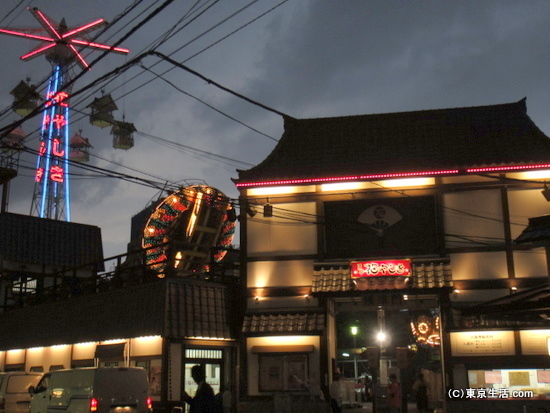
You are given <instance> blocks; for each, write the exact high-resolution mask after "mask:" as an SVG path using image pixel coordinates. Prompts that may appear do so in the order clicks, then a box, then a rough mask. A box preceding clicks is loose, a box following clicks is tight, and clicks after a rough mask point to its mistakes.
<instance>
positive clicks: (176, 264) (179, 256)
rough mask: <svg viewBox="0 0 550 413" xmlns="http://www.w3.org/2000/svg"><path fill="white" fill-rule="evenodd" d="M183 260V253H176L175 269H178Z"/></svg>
mask: <svg viewBox="0 0 550 413" xmlns="http://www.w3.org/2000/svg"><path fill="white" fill-rule="evenodd" d="M182 258H183V254H182V252H181V251H178V252H176V256H175V260H174V268H178V266H179V265H180V262H181V259H182Z"/></svg>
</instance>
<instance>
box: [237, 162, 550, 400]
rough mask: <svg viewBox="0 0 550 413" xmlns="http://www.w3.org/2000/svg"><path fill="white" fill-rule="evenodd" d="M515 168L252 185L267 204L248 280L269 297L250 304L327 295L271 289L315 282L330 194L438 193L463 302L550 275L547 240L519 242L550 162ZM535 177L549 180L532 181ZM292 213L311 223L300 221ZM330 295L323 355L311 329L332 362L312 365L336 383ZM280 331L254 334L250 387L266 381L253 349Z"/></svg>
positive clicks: (250, 238)
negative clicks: (534, 169) (530, 244)
mask: <svg viewBox="0 0 550 413" xmlns="http://www.w3.org/2000/svg"><path fill="white" fill-rule="evenodd" d="M507 176H509V177H510V178H513V180H512V181H511V182H512V183H514V185H502V184H501V181H500V180H499V179H500V178H499V175H494V176H493V177H487V176H474V175H468V176H455V177H442V178H438V179H437V180H436V179H433V178H430V179H427V180H422V181H419V180H416V181H412V180H391V181H377V182H343V183H335V184H323V185H316V186H315V185H304V186H303V187H300V186H294V187H271V188H254V189H248V190H242V192H241V195H242V196H245V197H247V198H248V201H249V202H250V204H251V205H254V206H255V207H254V209H255V211H256V212H257V213H256V215H255V216H254V217H253V218H249V217H247V218H246V226H245V227H246V228H247V230H246V233H245V234H244V236H245V237H246V242H244V243H243V244H244V245H246V246H247V248H246V251H243V253H244V254H245V257H246V258H245V261H246V269H247V287H248V288H249V289H250V291H253V295H255V294H258V291H264V292H263V294H264V295H263V296H262V297H253V296H252V297H251V298H250V299H249V300H248V302H247V311H248V312H262V311H264V312H269V311H272V312H277V311H284V310H295V309H297V308H302V307H308V306H312V307H313V306H317V305H319V301H317V300H306V301H304V300H300V297H298V296H296V297H289V296H285V295H284V294H283V295H271V294H270V292H269V290H270V289H284V288H286V289H288V293H287V294H290V295H291V294H296V293H295V292H294V293H293V292H292V291H297V288H298V287H304V286H305V287H307V286H311V281H312V274H313V264H314V263H315V262H316V261H319V260H321V261H322V260H323V254H324V250H323V246H324V241H325V231H326V230H327V229H326V226H324V225H315V224H313V223H311V222H313V221H316V220H319V221H322V217H320V215H321V214H323V211H324V208H323V205H324V203H325V202H329V201H342V200H349V201H352V200H357V199H378V198H380V199H381V198H384V199H387V198H388V197H390V198H391V197H404V198H405V197H415V196H434V197H435V198H436V199H437V200H438V201H437V202H438V204H437V211H438V212H437V215H438V216H437V219H439V222H438V223H437V224H436V225H438V227H437V228H438V229H437V231H438V234H437V235H439V236H442V240H443V248H442V249H441V251H440V252H443V253H444V255H447V256H449V257H450V260H451V268H452V276H453V281H454V282H455V283H456V285H464V286H467V288H464V289H463V288H461V289H456V290H455V291H454V292H453V293H451V294H450V300H451V302H452V303H454V304H457V305H463V304H468V305H471V304H474V303H479V302H484V301H487V300H490V299H494V298H498V297H501V296H503V295H507V294H510V292H511V288H510V287H511V286H513V285H515V284H514V283H516V282H517V281H518V280H520V281H521V280H522V279H525V280H527V281H531V279H532V278H537V279H539V280H542V279H544V277H547V276H548V274H547V262H546V253H545V251H544V249H542V248H535V249H531V250H525V249H524V250H522V249H520V248H519V247H516V246H514V244H513V240H514V239H515V238H517V237H518V236H519V234H520V233H521V231H522V230H523V229H524V228H525V227H526V225H527V223H528V218H531V217H534V216H540V215H544V214H547V213H549V212H550V203H548V202H547V201H546V200H545V199H544V197H543V196H542V195H541V193H540V190H541V189H540V179H544V178H545V177H546V178H550V170H549V171H546V172H543V173H541V172H539V173H538V174H537V175H533V174H529V173H514V174H508V175H507ZM526 179H531V180H535V182H538V183H539V184H533V183H529V182H528V181H525V180H526ZM426 185H427V186H426ZM264 204H270V205H272V206H273V208H274V209H273V217H264V216H263V214H262V212H263V208H262V206H263V205H264ZM291 214H292V215H291ZM278 215H279V216H278ZM281 216H284V217H281ZM290 216H292V217H293V218H296V219H298V218H301V219H303V220H305V221H309V222H310V223H304V222H298V221H297V220H296V221H293V220H291V219H289V217H290ZM508 222H509V225H508ZM342 242H345V240H342ZM435 256H437V254H435ZM395 258H412V259H415V258H423V257H415V255H414V254H412V255H408V254H407V252H406V251H405V252H403V254H402V256H396V257H395ZM343 261H346V259H344V260H343ZM262 289H263V290H262ZM293 289H294V290H293ZM365 293H367V294H368V291H367V292H365ZM320 305H322V306H325V305H326V307H325V311H326V316H327V320H326V343H324V345H325V346H326V351H325V352H324V353H323V358H320V357H319V356H318V349H319V345H318V340H319V337H317V336H316V337H315V339H314V340H313V338H310V339H309V340H310V341H309V342H312V343H313V342H314V341H315V348H316V352H315V353H314V354H315V357H311V358H310V364H311V363H312V362H318V363H320V364H323V365H324V368H321V367H320V366H313V365H312V366H311V371H319V372H321V371H323V372H324V373H326V376H325V377H321V380H322V381H323V384H325V385H328V383H329V382H330V381H331V380H330V375H332V373H333V372H332V360H333V359H335V358H336V345H337V343H336V325H335V319H334V314H332V313H331V310H330V300H327V303H326V304H325V303H322V304H320ZM287 339H288V338H287ZM275 341H276V340H275V338H274V337H270V336H265V337H254V338H248V339H247V344H246V346H247V357H248V370H247V372H246V374H247V379H248V383H249V388H248V394H250V395H258V394H260V392H259V389H258V386H257V382H258V355H257V354H253V353H251V351H250V349H251V347H252V346H254V345H260V343H264V344H266V343H273V342H275Z"/></svg>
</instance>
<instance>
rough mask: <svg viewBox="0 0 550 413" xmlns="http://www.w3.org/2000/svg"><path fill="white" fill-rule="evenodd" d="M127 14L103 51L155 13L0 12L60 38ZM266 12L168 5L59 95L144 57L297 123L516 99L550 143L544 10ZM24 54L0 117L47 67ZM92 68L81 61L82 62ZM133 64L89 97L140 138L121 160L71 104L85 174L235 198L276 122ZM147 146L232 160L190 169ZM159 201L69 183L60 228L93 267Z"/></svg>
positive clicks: (124, 185) (53, 7)
mask: <svg viewBox="0 0 550 413" xmlns="http://www.w3.org/2000/svg"><path fill="white" fill-rule="evenodd" d="M134 3H135V4H137V6H136V7H135V8H134V9H132V11H130V12H129V13H128V14H127V15H126V16H125V17H123V18H122V19H121V20H120V22H119V23H117V24H115V25H113V26H112V27H111V28H110V29H109V30H108V31H106V32H105V33H103V34H102V35H101V37H100V38H99V39H98V40H99V41H102V42H105V43H111V44H112V43H114V42H116V41H118V40H119V39H120V38H121V37H122V36H124V35H125V34H127V33H128V32H130V30H132V29H133V28H134V27H136V26H137V25H138V23H139V22H140V21H141V20H143V19H144V18H145V16H146V15H147V14H149V13H151V12H152V11H153V10H154V9H155V8H157V7H159V6H160V5H162V4H163V3H165V0H159V1H153V0H145V1H135V0H116V1H115V0H94V1H84V0H32V1H29V0H27V1H21V0H2V11H1V12H0V19H1V22H0V26H2V27H12V28H15V27H38V22H37V21H36V20H35V19H34V18H33V17H32V15H31V14H30V12H29V11H27V10H26V7H38V8H39V9H40V10H42V11H43V12H44V13H46V14H47V15H48V16H50V17H51V18H53V19H54V20H58V21H59V20H61V18H62V17H64V18H65V19H66V22H67V24H68V25H69V26H73V25H79V24H82V23H86V22H89V21H91V20H93V19H96V18H98V17H104V18H105V19H107V20H108V21H114V20H115V18H116V16H118V15H120V14H121V13H123V12H124V11H125V10H126V9H128V8H129V7H130V6H132V5H133V4H134ZM280 3H281V0H279V1H277V0H258V1H250V0H231V1H219V2H216V1H206V0H199V1H195V0H175V1H174V2H172V3H171V4H170V5H169V6H167V7H166V8H165V9H164V10H163V11H161V12H160V14H158V15H157V16H156V17H154V18H153V19H152V20H151V21H150V22H149V23H146V24H144V25H141V26H139V27H138V29H137V31H136V32H135V33H134V34H133V35H131V36H130V37H129V38H128V39H127V40H125V41H124V42H123V44H122V45H121V46H125V47H127V48H129V49H131V53H130V55H129V56H128V57H124V56H119V55H111V56H107V57H105V58H103V59H102V60H101V61H100V62H99V63H98V64H97V65H96V66H95V67H94V68H93V70H92V71H90V72H89V73H87V74H86V75H85V76H83V77H81V78H80V79H79V80H78V82H77V84H76V85H75V86H74V89H73V90H78V89H80V88H81V87H84V86H86V85H88V84H90V83H91V82H93V81H94V80H95V79H96V78H97V77H98V76H101V75H103V74H105V73H107V72H109V71H111V70H113V69H115V68H116V67H117V66H120V65H122V64H124V63H125V62H127V61H129V60H131V59H132V58H133V57H135V56H137V55H139V54H140V53H142V52H144V51H146V50H149V49H150V48H152V47H154V48H155V50H157V51H159V52H161V53H164V54H166V55H170V56H171V57H172V58H173V59H174V60H177V61H179V62H185V64H186V65H187V66H189V67H190V68H192V69H194V70H196V71H198V72H200V73H201V74H203V75H204V76H206V77H208V78H211V79H212V80H214V81H216V82H218V83H220V84H222V85H224V86H226V87H228V88H231V89H233V90H235V91H237V92H239V93H241V94H244V95H246V96H248V97H250V98H252V99H254V100H257V101H259V102H261V103H263V104H265V105H267V106H270V107H273V108H275V109H277V110H279V111H281V112H284V113H287V114H289V115H291V116H294V117H298V118H315V117H330V116H343V115H355V114H370V113H385V112H400V111H412V110H422V109H440V108H453V107H464V106H478V105H488V104H497V103H507V102H515V101H517V100H520V99H522V98H523V97H527V108H528V114H529V115H530V117H531V118H532V119H533V121H534V122H535V123H536V124H537V125H538V126H539V127H540V128H541V129H542V131H543V132H544V133H545V134H546V135H550V116H549V108H550V36H549V35H550V28H549V27H550V26H549V24H548V22H550V2H549V1H547V0H518V1H504V0H499V1H496V0H483V1H479V0H467V1H466V0H454V1H449V0H447V1H446V0H429V1H428V0H416V1H412V0H410V1H393V0H363V1H360V0H340V1H336V0H333V1H329V0H289V1H286V2H284V3H283V4H282V5H280V6H279V7H277V8H275V9H274V10H272V11H270V12H268V11H269V10H270V9H272V8H274V7H275V6H277V5H278V4H280ZM10 11H12V12H11V13H10V14H8V13H9V12H10ZM189 12H190V13H189ZM201 12H202V14H201V15H200V16H199V13H201ZM266 12H267V14H265V15H264V16H262V17H260V16H261V15H262V14H264V13H266ZM192 19H194V20H193V21H191V20H192ZM255 19H257V20H255ZM180 20H181V21H180ZM247 23H249V24H248V25H247V26H245V27H242V26H244V25H246V24H247ZM183 26H185V27H183ZM182 27H183V28H182ZM241 27H242V28H241ZM172 28H173V29H174V30H173V31H172V32H170V30H171V29H172ZM239 28H241V29H240V30H238V31H237V32H236V33H234V34H231V33H232V32H234V31H236V30H237V29H239ZM230 34H231V35H230ZM228 35H230V36H229V37H227V38H225V39H224V37H226V36H228ZM165 37H167V39H166V40H163V39H164V38H165ZM35 45H36V43H34V42H32V41H29V40H25V39H19V38H14V37H9V36H0V61H1V63H2V64H1V74H2V82H1V83H0V106H1V107H2V109H4V108H6V107H8V106H9V105H10V104H11V95H10V94H9V92H10V91H11V90H12V88H13V87H14V86H15V85H16V84H17V83H18V82H19V81H20V80H22V79H23V78H25V77H27V76H29V77H31V79H32V81H33V82H34V83H39V82H40V81H41V80H43V79H44V78H46V77H47V76H48V74H49V71H50V65H49V63H48V62H47V61H46V60H45V59H44V58H38V59H35V60H32V61H30V62H21V61H20V60H19V56H21V55H22V54H24V53H25V52H27V51H29V50H30V49H32V48H33V47H34V46H35ZM205 48H207V49H206V50H204V51H203V49H205ZM197 53H198V54H197ZM98 56H99V53H93V54H92V55H90V56H88V58H87V59H88V61H92V60H93V59H94V58H96V57H98ZM142 64H143V66H137V65H136V66H135V67H133V68H132V69H130V70H129V71H127V72H125V73H124V74H121V75H119V76H118V77H116V78H114V79H113V80H112V81H110V82H109V83H106V84H104V85H101V86H103V88H104V90H105V92H106V93H111V94H112V96H113V98H115V100H116V102H117V105H118V106H119V111H117V112H115V117H117V118H119V119H120V118H122V114H123V113H124V115H125V119H126V121H129V122H132V123H134V125H135V126H136V128H137V129H138V133H137V134H136V135H135V140H136V142H135V147H134V148H133V149H131V150H129V151H127V152H125V151H121V150H115V149H113V148H112V147H111V136H110V135H109V130H108V129H99V128H97V127H94V126H91V125H90V124H89V123H88V119H87V118H86V117H84V116H83V115H80V114H79V112H80V113H86V112H87V109H86V106H87V105H88V104H89V103H90V102H91V100H92V99H93V98H94V97H96V96H100V90H99V86H98V88H95V89H92V90H91V91H90V92H88V93H85V94H83V95H81V98H80V99H78V100H79V103H78V104H76V102H73V105H75V109H76V111H75V112H74V113H73V117H72V119H73V122H72V124H71V128H72V132H71V135H72V134H73V133H74V132H76V131H78V130H80V129H82V135H83V136H84V137H87V138H89V139H90V142H91V144H92V145H93V146H94V152H93V154H94V155H95V156H93V157H92V160H91V162H90V164H92V165H96V166H100V167H102V168H106V169H111V170H115V171H120V172H124V173H127V174H129V175H133V176H138V177H146V178H150V179H153V180H155V181H157V182H162V181H166V182H171V183H175V182H180V183H181V184H182V185H186V183H197V182H206V183H208V184H209V185H212V186H214V187H217V188H219V189H221V190H222V191H224V192H225V193H226V194H227V195H229V196H231V197H237V196H238V193H237V191H236V189H235V187H234V185H233V183H232V182H231V180H230V178H231V177H236V176H237V174H236V172H235V170H236V168H240V169H247V168H248V167H249V166H247V165H248V164H250V165H254V164H257V163H258V162H260V161H261V160H263V159H264V158H265V157H266V156H267V155H268V154H269V153H270V151H271V150H272V149H273V147H274V146H275V144H276V142H275V140H274V139H279V137H280V136H281V134H282V130H283V121H282V118H281V117H280V116H278V115H276V114H273V113H271V112H268V111H266V110H263V109H260V108H257V107H255V106H253V105H250V104H249V103H246V102H243V101H241V100H239V99H237V98H235V97H233V96H231V95H230V94H228V93H225V92H223V91H221V90H218V89H217V88H215V87H214V86H212V85H208V84H207V83H206V82H205V81H203V80H201V79H199V78H197V77H194V76H192V75H190V74H188V73H186V72H184V71H182V70H181V69H177V68H173V66H171V65H170V64H168V63H165V62H161V61H160V60H159V59H158V58H156V57H148V58H145V59H144V60H143V61H142ZM144 67H145V68H150V69H151V70H152V71H154V72H156V73H157V74H162V73H164V72H166V71H167V70H169V69H172V70H170V71H169V72H167V73H165V74H162V78H164V79H165V80H162V79H160V78H158V77H157V76H155V75H154V74H152V73H151V72H146V71H145V70H144ZM168 82H170V83H171V84H170V83H168ZM134 89H135V90H134ZM92 92H93V93H92ZM187 94H191V95H193V96H195V97H196V98H198V99H200V100H202V101H204V102H206V103H207V104H209V105H211V106H214V107H215V108H216V109H217V110H219V111H221V112H223V113H225V114H226V115H229V116H231V117H233V118H236V119H237V120H238V121H240V122H243V123H245V124H246V125H248V126H249V127H251V128H254V129H256V130H258V131H260V132H262V134H260V133H257V132H255V131H253V130H251V129H250V128H247V127H245V126H243V125H242V124H240V123H237V122H236V121H234V120H231V119H229V118H228V117H226V116H224V115H222V114H220V113H219V112H216V111H214V110H213V109H211V108H209V107H208V106H206V105H204V104H203V103H200V102H199V101H198V100H196V99H194V98H192V97H190V96H188V95H187ZM124 95H126V96H124ZM16 119H17V117H16V115H15V114H9V115H6V116H3V117H1V118H0V126H1V127H3V126H5V125H7V124H9V123H10V122H13V121H14V120H16ZM39 122H40V120H39V119H33V120H30V121H28V122H26V123H25V124H24V125H23V128H24V130H25V132H27V133H29V137H28V140H27V144H28V145H29V146H31V147H33V145H34V146H37V128H38V125H39ZM264 134H265V135H268V137H266V136H265V135H264ZM155 137H159V138H162V139H165V140H168V141H172V142H176V143H179V144H183V145H187V146H188V147H191V148H197V149H200V150H202V151H206V152H212V153H214V154H218V155H223V156H225V157H228V158H231V159H234V160H236V161H239V162H238V163H236V162H232V161H229V162H228V163H227V162H221V160H220V159H219V158H211V157H205V156H204V155H197V153H196V152H195V153H192V152H190V151H189V149H187V150H185V151H184V150H183V149H182V148H181V147H177V148H175V147H172V146H169V145H168V144H167V143H166V142H164V141H163V142H159V140H158V139H155ZM270 137H271V138H270ZM33 164H34V159H32V157H30V156H27V155H25V156H23V159H22V168H21V169H20V173H19V176H18V177H17V178H16V179H15V180H14V182H13V184H12V190H11V199H10V205H9V211H10V212H15V213H21V214H28V213H29V210H30V204H31V198H32V193H33V171H32V170H31V167H32V165H33ZM23 166H25V167H26V168H24V167H23ZM73 171H74V172H77V171H76V169H74V168H73ZM78 172H79V173H81V171H78ZM159 194H160V192H159V190H157V189H153V188H148V187H144V186H140V185H137V184H133V183H129V182H125V181H122V180H119V179H113V178H97V177H79V178H75V179H74V180H73V181H72V195H73V196H72V201H71V203H72V210H73V221H75V222H80V223H86V224H91V225H97V226H99V227H101V228H102V234H103V242H104V250H105V256H112V255H115V254H119V253H123V252H125V250H126V244H127V242H128V241H129V236H130V218H131V216H132V215H134V214H136V213H137V212H139V211H140V210H141V209H142V208H144V207H145V206H147V204H148V203H149V202H150V201H151V200H152V199H155V198H156V197H158V196H159ZM237 243H238V241H237Z"/></svg>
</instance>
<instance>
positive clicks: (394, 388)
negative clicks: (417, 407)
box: [389, 374, 402, 413]
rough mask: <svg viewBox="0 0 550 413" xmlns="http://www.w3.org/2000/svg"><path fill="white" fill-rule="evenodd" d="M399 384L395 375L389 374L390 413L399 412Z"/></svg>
mask: <svg viewBox="0 0 550 413" xmlns="http://www.w3.org/2000/svg"><path fill="white" fill-rule="evenodd" d="M401 403H402V401H401V384H399V382H398V381H397V376H396V375H395V374H390V401H389V405H390V411H391V413H400V412H401Z"/></svg>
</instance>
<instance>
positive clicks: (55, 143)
mask: <svg viewBox="0 0 550 413" xmlns="http://www.w3.org/2000/svg"><path fill="white" fill-rule="evenodd" d="M59 145H60V142H59V139H54V140H53V148H52V153H53V154H54V155H55V156H60V157H63V156H65V150H64V149H61V150H59Z"/></svg>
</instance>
